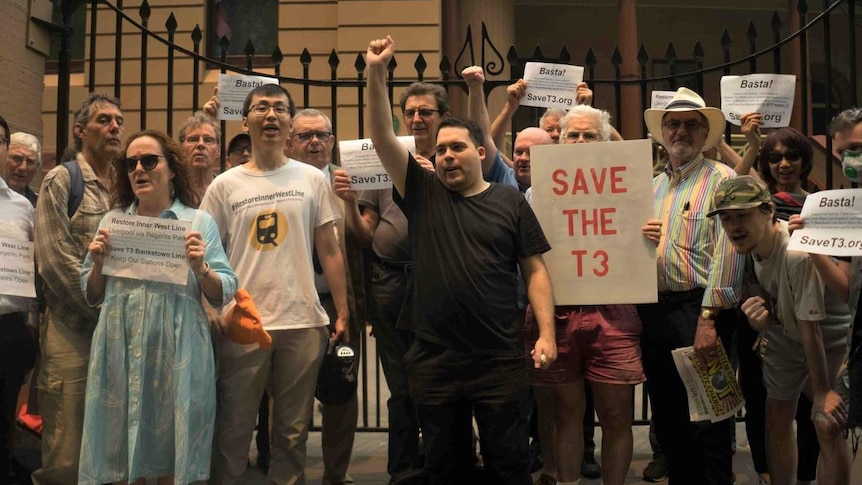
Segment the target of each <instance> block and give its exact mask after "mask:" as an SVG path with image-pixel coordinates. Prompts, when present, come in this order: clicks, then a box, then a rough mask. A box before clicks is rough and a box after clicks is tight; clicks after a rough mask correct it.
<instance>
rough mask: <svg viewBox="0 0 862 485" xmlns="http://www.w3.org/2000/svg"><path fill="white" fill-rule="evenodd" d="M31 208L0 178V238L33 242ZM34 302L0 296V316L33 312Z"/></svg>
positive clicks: (30, 299) (22, 298) (18, 297)
mask: <svg viewBox="0 0 862 485" xmlns="http://www.w3.org/2000/svg"><path fill="white" fill-rule="evenodd" d="M33 216H34V214H33V206H32V205H30V202H29V201H28V200H27V199H25V198H24V196H22V195H21V194H19V193H18V192H15V191H14V190H12V189H10V188H9V186H8V185H6V181H4V180H3V179H2V178H0V237H5V238H9V239H15V240H18V241H32V240H33ZM34 303H35V300H34V299H33V298H25V297H21V296H9V295H2V294H0V315H5V314H7V313H12V312H26V311H30V310H33V309H34V307H33V305H34Z"/></svg>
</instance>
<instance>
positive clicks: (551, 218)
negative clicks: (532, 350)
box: [530, 140, 658, 305]
mask: <svg viewBox="0 0 862 485" xmlns="http://www.w3.org/2000/svg"><path fill="white" fill-rule="evenodd" d="M530 157H531V159H532V162H531V171H532V188H533V189H532V205H533V210H534V212H535V213H536V217H537V218H538V219H539V223H540V224H541V225H542V229H543V230H544V231H545V236H546V237H547V238H548V241H549V242H550V243H551V248H552V249H551V251H549V252H548V253H545V255H544V258H545V264H546V265H547V267H548V271H549V272H550V274H551V282H552V284H553V287H554V300H555V303H556V304H557V305H595V304H613V303H650V302H655V301H656V299H657V295H658V293H657V283H656V281H657V280H656V256H655V245H654V244H653V243H651V242H649V241H647V240H646V238H644V236H643V234H642V233H641V227H642V226H643V224H644V222H646V221H647V220H648V219H652V216H653V193H652V183H651V180H652V148H651V146H650V142H649V141H648V140H632V141H621V142H603V143H580V144H570V145H535V146H533V147H531V149H530Z"/></svg>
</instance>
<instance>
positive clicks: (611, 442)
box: [590, 382, 634, 485]
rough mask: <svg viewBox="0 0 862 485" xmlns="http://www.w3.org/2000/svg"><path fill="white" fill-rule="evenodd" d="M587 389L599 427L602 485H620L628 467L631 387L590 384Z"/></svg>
mask: <svg viewBox="0 0 862 485" xmlns="http://www.w3.org/2000/svg"><path fill="white" fill-rule="evenodd" d="M590 386H591V387H592V389H593V398H594V399H595V402H596V413H598V415H599V422H600V423H601V424H602V471H603V473H604V475H603V476H602V483H604V484H605V485H622V484H623V482H625V479H626V475H628V470H629V465H631V463H632V446H633V441H632V402H633V400H634V395H633V392H632V389H633V387H634V386H632V385H630V384H605V383H601V382H590Z"/></svg>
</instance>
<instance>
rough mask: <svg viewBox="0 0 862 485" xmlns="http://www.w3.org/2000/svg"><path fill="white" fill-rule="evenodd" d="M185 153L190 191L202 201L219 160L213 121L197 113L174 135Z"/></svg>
mask: <svg viewBox="0 0 862 485" xmlns="http://www.w3.org/2000/svg"><path fill="white" fill-rule="evenodd" d="M177 138H178V139H179V141H180V143H182V145H183V150H184V151H185V153H186V162H187V163H188V167H189V180H190V182H191V186H192V190H194V191H195V193H196V194H197V195H198V197H203V195H204V192H206V190H207V187H209V186H210V184H211V183H212V181H213V179H214V178H215V176H216V175H217V174H218V170H219V163H220V158H221V128H220V127H219V125H218V122H217V121H216V120H215V118H212V117H210V116H209V115H208V114H207V113H206V112H205V111H197V112H195V114H193V115H192V116H191V117H190V118H189V119H187V120H186V121H185V122H184V123H183V124H182V125H180V128H179V130H178V132H177Z"/></svg>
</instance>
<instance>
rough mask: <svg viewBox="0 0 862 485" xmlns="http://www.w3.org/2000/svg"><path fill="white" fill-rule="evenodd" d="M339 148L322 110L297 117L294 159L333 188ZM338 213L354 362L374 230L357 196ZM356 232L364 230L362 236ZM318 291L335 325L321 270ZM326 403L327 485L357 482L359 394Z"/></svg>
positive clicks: (342, 197) (340, 203)
mask: <svg viewBox="0 0 862 485" xmlns="http://www.w3.org/2000/svg"><path fill="white" fill-rule="evenodd" d="M334 146H335V136H334V135H333V134H332V121H330V119H329V117H328V116H326V115H325V114H324V113H323V112H322V111H318V110H316V109H304V110H302V111H300V112H298V113H297V114H296V116H294V118H293V134H292V136H291V142H290V147H291V154H292V156H293V158H295V159H296V160H299V161H301V162H304V163H307V164H309V165H311V166H313V167H315V168H317V169H319V170H320V171H322V172H323V174H324V175H325V176H326V181H327V183H329V185H330V186H332V184H333V181H334V180H335V177H336V176H337V175H339V174H340V175H341V176H342V177H344V178H346V176H347V173H346V172H344V171H343V170H341V169H340V168H339V167H338V165H335V164H334V163H332V148H333V147H334ZM330 197H331V199H332V203H333V205H334V206H335V210H336V211H337V214H338V216H339V219H338V220H337V221H336V224H335V227H336V236H337V237H338V243H339V245H340V247H341V255H342V257H343V258H344V261H345V263H346V264H345V269H346V270H347V275H346V278H347V296H348V303H349V307H350V317H351V318H350V325H349V327H348V332H349V334H350V341H351V342H354V345H353V346H352V349H353V350H354V354H353V359H354V361H358V359H359V350H360V347H359V342H360V332H361V330H360V328H361V326H363V324H364V321H365V303H364V298H362V296H364V291H363V287H364V283H363V278H362V275H363V264H362V249H361V247H362V246H364V245H367V243H368V242H370V241H371V237H372V235H371V231H370V230H369V229H368V226H367V225H366V224H364V223H363V222H362V215H361V214H360V212H359V205H358V204H357V203H356V192H353V191H350V190H349V187H348V188H347V189H345V190H338V191H336V192H333V193H332V194H331V195H330ZM357 231H362V232H363V234H362V235H361V236H360V235H359V234H358V233H357ZM314 286H315V287H316V288H317V295H318V297H319V298H320V303H321V304H322V305H323V308H324V309H326V313H327V314H328V315H329V321H330V325H334V324H335V321H336V319H337V318H338V314H337V312H336V308H335V304H334V301H333V298H332V293H331V291H330V290H329V285H328V284H327V283H326V278H324V277H323V271H322V268H318V267H315V269H314ZM320 399H321V411H322V415H323V422H322V423H321V427H322V431H321V447H322V448H323V485H342V484H348V483H354V481H353V478H352V477H351V476H350V475H349V474H348V473H347V468H348V466H349V465H350V455H351V453H352V451H353V441H354V437H355V436H356V422H357V418H358V415H359V405H358V402H357V399H356V391H355V390H354V391H353V393H352V394H351V395H350V396H349V397H348V398H346V402H341V401H342V399H341V397H340V396H339V398H338V399H337V401H338V402H334V401H331V400H329V399H325V398H324V397H322V396H321V397H320Z"/></svg>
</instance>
